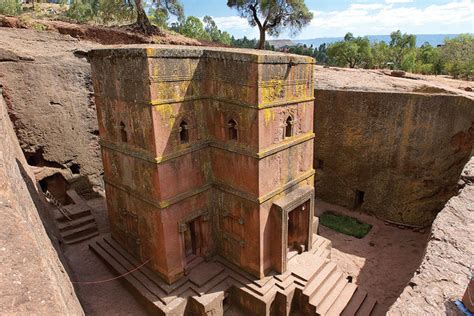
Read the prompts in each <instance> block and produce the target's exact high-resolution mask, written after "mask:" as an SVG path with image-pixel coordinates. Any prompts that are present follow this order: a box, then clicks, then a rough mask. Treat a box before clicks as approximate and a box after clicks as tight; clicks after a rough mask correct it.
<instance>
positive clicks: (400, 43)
mask: <svg viewBox="0 0 474 316" xmlns="http://www.w3.org/2000/svg"><path fill="white" fill-rule="evenodd" d="M390 51H391V57H392V62H393V63H394V65H395V67H396V68H397V69H403V70H405V71H410V70H412V69H413V67H414V63H415V59H416V36H415V35H412V34H406V33H405V34H402V32H400V30H398V31H396V32H392V33H391V34H390Z"/></svg>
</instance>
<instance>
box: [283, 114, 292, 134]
mask: <svg viewBox="0 0 474 316" xmlns="http://www.w3.org/2000/svg"><path fill="white" fill-rule="evenodd" d="M293 123H294V122H293V118H292V117H291V115H289V116H288V118H287V119H286V121H285V135H284V136H285V138H287V137H291V136H293Z"/></svg>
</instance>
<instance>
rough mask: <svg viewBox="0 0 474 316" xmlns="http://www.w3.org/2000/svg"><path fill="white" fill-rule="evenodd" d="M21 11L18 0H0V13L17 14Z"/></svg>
mask: <svg viewBox="0 0 474 316" xmlns="http://www.w3.org/2000/svg"><path fill="white" fill-rule="evenodd" d="M20 12H21V4H20V2H19V1H18V0H1V1H0V14H5V15H18V14H20Z"/></svg>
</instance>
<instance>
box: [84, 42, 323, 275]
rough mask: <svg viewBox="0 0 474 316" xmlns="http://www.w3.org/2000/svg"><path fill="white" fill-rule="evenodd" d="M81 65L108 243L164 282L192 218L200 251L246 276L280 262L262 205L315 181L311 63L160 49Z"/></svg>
mask: <svg viewBox="0 0 474 316" xmlns="http://www.w3.org/2000/svg"><path fill="white" fill-rule="evenodd" d="M90 59H91V65H92V73H93V81H94V88H95V95H96V104H97V111H98V120H99V130H100V135H101V145H102V152H103V162H104V169H105V182H106V191H107V201H108V209H109V212H110V218H111V223H112V235H113V237H114V238H115V239H116V240H118V241H119V242H120V244H121V245H124V246H125V247H127V249H128V250H129V251H130V252H131V253H134V254H135V255H136V256H138V257H139V258H141V259H142V260H146V259H148V258H149V257H150V256H151V257H152V261H151V266H152V267H153V269H154V270H155V271H156V272H158V273H159V274H160V275H161V276H162V277H163V278H164V279H165V280H166V281H168V282H173V281H176V280H177V279H179V278H180V277H181V276H182V275H183V274H184V273H185V269H186V265H187V263H186V256H185V244H184V243H185V241H184V238H185V237H184V235H185V234H184V232H185V231H186V230H187V229H190V228H189V227H188V225H189V222H190V221H192V220H196V221H198V226H199V230H200V236H201V237H200V238H201V239H202V242H200V250H199V251H200V255H201V256H203V257H209V256H211V255H213V254H216V253H218V254H220V255H221V256H223V257H224V258H226V259H228V260H229V261H231V262H233V263H234V264H236V265H238V266H239V267H241V268H242V269H244V270H245V271H247V272H249V273H250V274H252V275H254V276H256V277H263V276H264V275H266V274H268V273H269V272H270V271H271V270H272V269H275V268H276V266H278V267H280V266H281V262H279V261H281V260H282V254H281V253H274V252H272V249H273V248H272V241H273V242H274V241H275V236H276V234H277V233H278V229H280V230H281V227H280V228H278V227H276V226H274V224H273V222H272V221H273V217H272V216H271V213H272V212H277V211H275V210H274V209H273V208H274V206H272V205H273V203H274V202H275V201H277V200H279V199H282V198H283V197H284V196H285V195H286V194H288V193H289V192H291V191H293V190H295V189H296V188H298V187H302V186H307V187H312V183H313V181H314V180H313V175H314V170H313V168H312V160H313V158H312V154H313V138H314V134H313V130H312V129H313V123H312V120H313V106H314V103H313V89H312V84H313V83H312V75H313V71H312V69H313V59H311V58H307V57H301V56H300V57H298V56H295V55H283V54H278V53H262V52H258V51H255V50H235V49H212V48H190V47H170V46H151V47H149V46H136V47H126V48H125V47H124V48H116V49H100V50H94V51H92V52H91V53H90ZM287 120H290V123H288V124H287ZM183 122H184V123H185V128H184V130H185V132H186V141H185V142H183V141H182V139H181V137H182V135H181V133H182V131H183V127H182V124H183ZM232 122H234V123H232ZM232 124H234V125H235V129H233V130H231V125H232ZM287 125H289V126H288V129H289V130H290V134H291V135H290V136H288V137H286V136H285V127H286V126H287ZM233 132H235V138H236V139H234V137H233V136H232V133H233ZM311 192H312V191H311ZM308 199H312V195H311V196H309V197H308ZM132 201H133V202H132ZM304 202H306V201H301V203H304ZM145 204H147V205H146V206H145ZM307 209H308V210H309V209H311V207H309V206H308V208H307ZM311 214H312V211H310V212H308V214H306V215H307V216H306V218H307V221H308V225H307V226H309V227H307V231H309V232H311V228H310V226H311V225H309V223H310V218H311V216H310V215H311ZM285 224H286V222H285ZM286 225H287V224H286ZM280 235H281V234H280ZM282 238H283V236H280V239H281V240H280V241H279V242H283V241H282ZM311 238H312V233H309V234H308V236H307V237H306V242H307V245H306V247H311V244H312V243H311ZM284 248H285V249H284V251H285V254H286V246H285V247H284ZM279 251H280V252H281V251H283V250H282V249H280V250H279ZM163 254H165V255H163Z"/></svg>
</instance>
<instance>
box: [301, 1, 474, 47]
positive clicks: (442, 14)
mask: <svg viewBox="0 0 474 316" xmlns="http://www.w3.org/2000/svg"><path fill="white" fill-rule="evenodd" d="M401 1H405V2H406V1H407V0H386V1H385V2H386V3H384V4H379V3H360V4H352V5H350V6H349V7H348V8H347V9H345V10H341V11H330V12H325V11H313V13H314V19H313V21H311V23H310V25H309V26H307V27H306V28H305V29H303V32H302V33H301V34H300V36H299V38H301V39H304V38H314V37H322V36H343V35H344V34H345V33H347V32H352V33H354V34H356V35H376V34H389V33H390V32H392V31H394V30H397V29H401V30H402V31H405V32H409V33H418V34H429V33H431V34H437V33H461V32H474V24H473V22H472V17H473V16H474V4H472V3H471V1H470V0H463V1H452V2H448V3H445V4H440V5H429V6H426V7H416V6H414V5H410V4H400V3H401ZM388 2H390V3H388ZM395 2H397V3H398V5H394V3H395Z"/></svg>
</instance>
